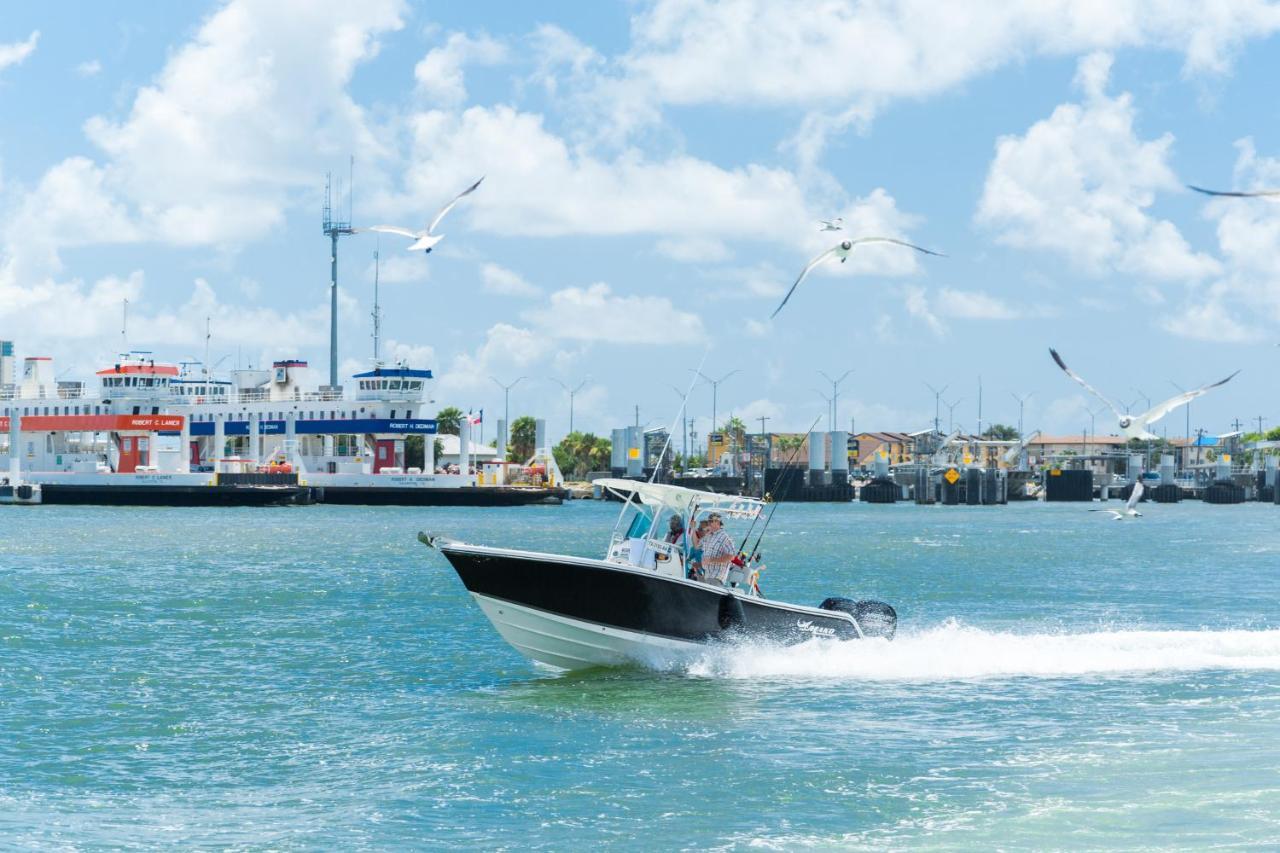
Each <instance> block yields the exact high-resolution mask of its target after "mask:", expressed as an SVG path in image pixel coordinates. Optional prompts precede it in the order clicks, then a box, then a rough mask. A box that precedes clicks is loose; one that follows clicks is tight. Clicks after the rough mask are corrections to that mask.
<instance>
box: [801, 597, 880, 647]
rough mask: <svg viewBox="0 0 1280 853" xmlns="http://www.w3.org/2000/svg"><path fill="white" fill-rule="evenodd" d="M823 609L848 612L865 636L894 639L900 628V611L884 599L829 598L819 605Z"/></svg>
mask: <svg viewBox="0 0 1280 853" xmlns="http://www.w3.org/2000/svg"><path fill="white" fill-rule="evenodd" d="M818 606H819V607H821V608H822V609H823V610H838V611H840V612H841V613H848V614H849V615H850V616H852V617H853V621H855V622H857V623H858V627H859V628H860V629H861V630H862V636H864V637H884V638H885V639H886V640H892V639H893V634H894V632H895V631H897V630H898V611H896V610H894V609H893V608H892V607H890V606H889V605H888V604H885V603H884V602H883V601H854V600H853V599H852V598H828V599H827V600H826V601H824V602H822V603H821V604H819V605H818Z"/></svg>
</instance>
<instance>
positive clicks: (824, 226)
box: [818, 216, 844, 231]
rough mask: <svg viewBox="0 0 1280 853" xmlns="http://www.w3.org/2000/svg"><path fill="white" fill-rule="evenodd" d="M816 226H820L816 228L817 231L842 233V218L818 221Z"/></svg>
mask: <svg viewBox="0 0 1280 853" xmlns="http://www.w3.org/2000/svg"><path fill="white" fill-rule="evenodd" d="M818 225H819V226H820V227H819V228H818V230H819V231H843V230H844V217H843V216H837V217H836V218H835V219H820V220H818Z"/></svg>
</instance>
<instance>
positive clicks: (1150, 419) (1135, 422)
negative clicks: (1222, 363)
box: [1049, 347, 1240, 440]
mask: <svg viewBox="0 0 1280 853" xmlns="http://www.w3.org/2000/svg"><path fill="white" fill-rule="evenodd" d="M1049 355H1051V356H1053V360H1054V361H1055V362H1057V363H1058V367H1061V368H1062V372H1063V373H1065V374H1067V375H1068V376H1070V377H1071V378H1072V379H1074V380H1075V381H1076V382H1079V383H1080V385H1081V386H1083V387H1084V390H1086V391H1088V392H1089V393H1090V394H1092V395H1093V396H1095V397H1097V398H1098V399H1099V400H1101V401H1102V402H1104V403H1106V404H1107V407H1108V408H1109V409H1111V411H1112V412H1114V413H1115V416H1116V418H1117V419H1118V420H1119V422H1120V431H1121V432H1123V433H1124V437H1125V438H1128V439H1134V438H1137V439H1143V440H1149V439H1155V438H1159V437H1160V436H1158V435H1156V434H1155V433H1153V432H1151V430H1150V429H1149V427H1150V426H1151V425H1152V424H1153V423H1155V422H1156V421H1158V420H1160V419H1161V418H1163V417H1164V416H1165V415H1167V414H1169V413H1170V412H1172V411H1173V410H1174V409H1176V408H1178V407H1179V406H1185V405H1186V404H1187V403H1190V402H1191V401H1192V400H1194V399H1195V398H1196V397H1199V396H1201V395H1202V394H1206V393H1208V392H1209V390H1210V389H1211V388H1217V387H1218V386H1219V385H1226V384H1227V383H1228V382H1230V381H1231V380H1232V379H1233V378H1234V377H1235V375H1236V373H1239V372H1240V371H1238V370H1237V371H1236V373H1233V374H1231V375H1230V376H1228V377H1227V378H1226V379H1220V380H1219V381H1217V382H1211V383H1209V384H1208V385H1202V386H1201V387H1199V388H1194V389H1192V390H1190V391H1185V392H1183V393H1181V394H1179V395H1178V396H1176V397H1170V398H1169V399H1168V400H1165V401H1164V402H1163V403H1158V404H1156V405H1155V406H1152V407H1151V408H1150V409H1149V410H1148V411H1146V412H1143V413H1142V414H1140V415H1131V414H1128V413H1122V412H1121V411H1120V410H1119V409H1118V408H1116V405H1115V404H1114V403H1112V402H1111V401H1110V400H1108V399H1107V398H1106V397H1104V396H1102V394H1100V393H1099V392H1098V390H1097V389H1096V388H1094V387H1093V386H1092V385H1090V384H1089V383H1088V382H1085V381H1084V380H1083V379H1081V378H1080V376H1079V375H1078V374H1077V373H1076V372H1075V371H1073V370H1072V369H1071V368H1069V367H1067V364H1066V362H1064V361H1063V360H1062V356H1060V355H1058V351H1057V350H1055V349H1053V348H1052V347H1050V348H1049Z"/></svg>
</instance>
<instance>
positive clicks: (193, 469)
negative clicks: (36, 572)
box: [0, 353, 563, 505]
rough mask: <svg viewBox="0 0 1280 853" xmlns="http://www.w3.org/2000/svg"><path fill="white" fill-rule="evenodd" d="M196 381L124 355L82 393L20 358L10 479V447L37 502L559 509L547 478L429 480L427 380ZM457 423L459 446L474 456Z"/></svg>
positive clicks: (394, 370) (10, 393) (384, 376)
mask: <svg viewBox="0 0 1280 853" xmlns="http://www.w3.org/2000/svg"><path fill="white" fill-rule="evenodd" d="M10 357H11V356H10ZM192 368H193V365H190V364H188V365H183V366H182V367H180V366H178V365H173V364H166V363H163V362H161V361H156V360H155V359H153V358H151V357H150V354H148V353H131V354H130V355H129V356H128V357H122V358H121V359H119V360H118V361H117V362H116V363H114V364H112V365H110V366H109V367H106V368H104V369H103V370H100V371H98V372H97V376H96V379H97V383H96V388H94V389H93V390H94V391H96V394H93V393H90V389H88V388H86V386H85V383H83V382H79V381H73V382H60V381H56V380H55V379H54V378H53V377H54V372H53V364H52V361H51V360H50V359H48V358H43V357H32V358H27V359H25V360H24V364H23V371H22V377H21V380H20V381H16V380H15V381H12V382H11V383H9V384H7V385H0V435H5V436H8V442H7V447H6V451H5V452H6V453H9V454H10V455H9V459H10V464H11V467H12V465H13V462H14V455H13V451H12V449H11V448H17V460H16V461H17V463H18V464H19V465H20V467H21V469H22V478H23V481H24V482H29V483H34V484H38V485H40V486H41V487H42V489H43V494H44V502H45V503H59V502H92V503H145V502H157V503H220V502H238V501H240V499H242V498H243V499H245V500H244V502H253V501H252V500H249V499H248V498H247V494H248V492H247V491H246V487H265V488H267V489H269V488H271V487H287V486H294V487H296V488H305V489H306V490H307V491H308V495H309V497H314V498H316V499H319V500H323V501H325V502H328V503H408V504H451V505H459V504H462V505H466V504H474V505H494V504H522V503H535V502H542V501H546V500H548V499H551V500H555V499H558V498H559V497H562V496H563V489H562V488H561V487H560V484H559V483H558V482H555V479H556V474H558V472H554V466H553V465H552V466H550V467H551V468H552V469H553V470H552V471H550V472H548V477H547V481H546V482H544V483H542V484H540V486H541V487H534V488H529V487H519V486H508V485H506V484H505V482H504V480H505V477H504V475H505V472H506V467H505V466H500V465H494V466H491V468H490V471H489V472H488V474H487V476H486V471H485V470H484V468H483V467H482V468H481V470H479V471H476V470H474V469H475V466H474V465H471V464H466V463H465V462H464V464H462V465H461V466H460V467H459V468H458V469H457V470H456V472H454V471H452V470H451V471H450V472H447V473H446V472H445V471H443V470H437V468H436V460H435V454H434V450H435V437H436V434H437V425H436V422H435V420H433V419H430V418H424V417H422V408H423V405H424V400H425V399H426V396H425V394H426V392H427V390H428V384H429V383H430V381H431V380H432V373H431V371H430V370H419V369H414V368H411V367H408V366H405V365H397V366H384V365H379V366H375V367H374V368H372V369H371V370H368V371H366V372H363V373H359V374H356V375H355V376H353V377H352V380H353V391H352V393H349V394H348V393H344V389H343V388H341V387H338V388H334V387H332V386H320V387H318V388H316V389H314V390H308V389H307V388H305V387H304V380H305V379H306V377H307V375H308V369H307V363H306V362H304V361H301V360H294V359H290V360H282V361H277V362H275V363H273V364H272V367H271V369H270V370H261V369H259V370H254V369H249V370H234V371H231V372H230V379H217V378H214V377H213V376H212V375H210V374H209V373H208V372H207V371H206V370H205V369H204V368H203V366H199V367H198V368H197V369H192ZM9 371H10V375H12V367H10V368H9ZM2 372H3V371H2V370H0V374H2ZM463 421H464V423H463V424H461V427H460V433H461V434H460V435H459V436H458V441H459V446H460V447H464V448H467V449H468V450H470V449H471V448H472V447H473V444H472V442H471V435H470V425H469V423H466V422H465V421H466V419H465V418H464V419H463ZM411 435H420V436H422V437H423V451H424V453H423V456H424V459H423V464H422V465H421V466H420V467H410V466H407V465H406V464H405V463H406V457H405V441H406V438H408V437H409V436H411ZM2 440H3V439H0V441H2ZM466 456H467V459H468V460H470V453H468V454H466ZM484 467H489V466H484ZM228 487H240V488H239V490H238V491H230V490H229V488H228ZM209 490H212V491H209ZM259 491H262V489H259ZM221 492H226V493H227V494H226V495H220V494H219V493H221ZM270 496H271V494H270V492H269V491H268V492H266V497H268V498H269V497H270Z"/></svg>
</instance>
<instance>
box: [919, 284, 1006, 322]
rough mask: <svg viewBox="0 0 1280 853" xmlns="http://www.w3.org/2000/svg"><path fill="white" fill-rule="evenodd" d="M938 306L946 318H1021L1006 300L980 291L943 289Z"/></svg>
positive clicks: (939, 295)
mask: <svg viewBox="0 0 1280 853" xmlns="http://www.w3.org/2000/svg"><path fill="white" fill-rule="evenodd" d="M937 306H938V310H939V311H940V312H941V313H942V314H943V315H944V316H946V317H955V318H958V319H961V320H1015V319H1017V318H1018V317H1019V316H1021V315H1020V313H1019V312H1018V310H1017V309H1015V308H1013V307H1012V306H1010V305H1009V304H1008V303H1006V302H1005V301H1004V300H1002V299H998V298H996V297H994V296H991V295H990V294H987V293H983V292H982V291H980V290H971V291H966V290H953V289H951V288H949V287H946V288H943V289H942V291H941V292H940V293H939V294H938V301H937Z"/></svg>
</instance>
